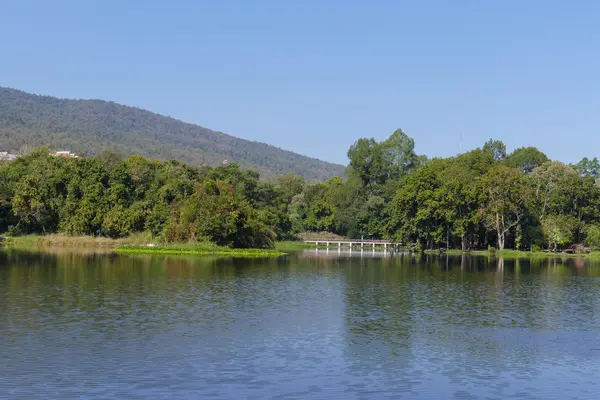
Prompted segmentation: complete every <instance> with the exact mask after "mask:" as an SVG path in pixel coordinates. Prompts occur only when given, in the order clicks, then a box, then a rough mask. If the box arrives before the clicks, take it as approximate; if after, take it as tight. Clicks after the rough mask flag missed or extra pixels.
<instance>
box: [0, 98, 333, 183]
mask: <svg viewBox="0 0 600 400" xmlns="http://www.w3.org/2000/svg"><path fill="white" fill-rule="evenodd" d="M39 146H49V147H50V148H51V149H56V150H70V151H72V152H74V153H77V154H81V155H84V156H91V155H95V154H98V153H101V152H103V151H106V150H110V151H117V152H119V153H120V154H121V155H130V154H137V155H144V156H146V157H149V158H153V159H159V160H167V159H176V160H180V161H183V162H186V163H190V164H195V165H219V164H221V163H222V162H223V161H224V160H227V161H228V162H237V163H239V164H240V165H241V166H242V167H244V168H251V169H256V170H258V171H260V172H261V173H262V174H263V175H265V176H274V175H279V174H283V173H288V172H292V173H294V174H296V175H299V176H303V177H304V178H306V179H307V180H309V181H320V180H325V179H328V178H331V177H333V176H343V173H344V167H343V166H342V165H338V164H333V163H328V162H324V161H320V160H317V159H315V158H310V157H306V156H302V155H300V154H296V153H294V152H291V151H287V150H282V149H280V148H278V147H275V146H271V145H268V144H264V143H260V142H254V141H249V140H244V139H240V138H237V137H234V136H230V135H227V134H225V133H221V132H217V131H213V130H210V129H207V128H203V127H201V126H198V125H193V124H188V123H185V122H182V121H179V120H177V119H174V118H170V117H165V116H163V115H159V114H155V113H153V112H150V111H147V110H142V109H139V108H136V107H129V106H124V105H120V104H116V103H113V102H108V101H103V100H67V99H58V98H56V97H50V96H38V95H34V94H30V93H25V92H22V91H20V90H15V89H9V88H3V87H0V151H9V152H16V151H19V149H22V148H24V147H29V148H31V147H39Z"/></svg>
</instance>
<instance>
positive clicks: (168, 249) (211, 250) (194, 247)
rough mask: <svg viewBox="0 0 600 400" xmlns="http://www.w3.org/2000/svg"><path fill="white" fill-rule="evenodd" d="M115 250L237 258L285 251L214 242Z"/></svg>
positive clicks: (116, 250) (271, 255)
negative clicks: (233, 247) (220, 244)
mask: <svg viewBox="0 0 600 400" xmlns="http://www.w3.org/2000/svg"><path fill="white" fill-rule="evenodd" d="M115 252H117V253H122V254H156V255H217V256H227V257H237V258H257V257H280V256H283V255H285V253H283V252H281V251H279V250H270V249H231V248H229V247H221V246H217V245H215V244H213V243H192V244H172V245H165V246H155V247H151V246H121V247H118V248H116V249H115Z"/></svg>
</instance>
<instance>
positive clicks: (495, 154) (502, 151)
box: [483, 139, 506, 161]
mask: <svg viewBox="0 0 600 400" xmlns="http://www.w3.org/2000/svg"><path fill="white" fill-rule="evenodd" d="M483 151H486V152H488V153H490V154H491V155H492V158H493V159H494V160H496V161H502V160H504V158H506V145H505V144H504V143H503V142H501V141H500V140H494V139H490V140H488V141H487V142H485V144H484V145H483Z"/></svg>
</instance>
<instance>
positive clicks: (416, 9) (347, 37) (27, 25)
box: [0, 0, 600, 164]
mask: <svg viewBox="0 0 600 400" xmlns="http://www.w3.org/2000/svg"><path fill="white" fill-rule="evenodd" d="M0 10H1V14H0V43H1V44H2V45H1V47H0V49H1V57H2V58H1V61H0V85H1V86H9V87H14V88H18V89H22V90H25V91H29V92H34V93H40V94H50V95H54V96H59V97H69V98H100V99H106V100H113V101H116V102H119V103H124V104H128V105H134V106H138V107H142V108H147V109H150V110H152V111H155V112H159V113H161V114H166V115H170V116H172V117H175V118H179V119H182V120H184V121H188V122H193V123H197V124H199V125H203V126H205V127H208V128H211V129H215V130H220V131H223V132H227V133H230V134H232V135H235V136H239V137H242V138H245V139H250V140H257V141H263V142H267V143H271V144H274V145H276V146H279V147H283V148H285V149H289V150H293V151H296V152H299V153H302V154H306V155H310V156H313V157H317V158H321V159H324V160H328V161H333V162H339V163H344V164H345V163H346V152H347V149H348V147H349V146H350V145H351V144H352V143H353V142H354V141H355V140H357V139H358V138H360V137H375V138H376V139H378V140H383V139H385V138H386V137H387V136H389V135H390V134H391V133H392V132H393V131H394V130H395V129H396V128H402V129H403V130H404V131H405V132H406V133H407V134H409V135H410V136H412V137H413V138H414V139H415V141H416V147H417V151H418V152H420V153H425V154H427V155H429V156H450V155H454V154H456V153H458V152H459V150H460V137H461V135H462V137H463V139H462V145H463V149H470V148H474V147H478V146H480V145H482V144H483V142H485V141H486V140H487V139H488V138H490V137H493V138H496V139H500V140H503V141H504V142H505V143H506V144H507V146H508V148H509V150H510V149H514V148H516V147H520V146H528V145H536V146H537V147H539V148H540V149H541V150H543V151H545V152H546V153H547V154H548V155H549V156H550V157H551V158H554V159H560V160H562V161H565V162H573V161H577V160H579V159H580V158H582V157H584V156H588V157H589V156H600V154H599V153H600V134H599V127H600V52H599V51H598V49H599V48H600V40H599V39H600V25H598V21H599V20H600V2H596V1H585V0H579V1H573V2H568V1H552V0H546V1H541V0H519V1H513V0H503V1H484V0H479V1H466V0H456V1H445V0H437V1H434V0H429V1H427V0H423V1H401V0H395V1H392V0H388V1H382V0H379V1H378V0H370V1H367V0H364V1H358V0H354V1H353V0H329V1H327V0H320V1H319V0H302V1H300V0H294V1H292V0H290V1H283V0H252V1H251V0H239V1H230V0H214V1H213V0H205V1H202V0H197V1H192V0H189V1H185V0H173V1H158V0H154V1H153V0H145V1H138V0H127V1H124V0H118V1H115V0H103V1H100V0H97V1H92V0H89V1H82V0H54V1H46V0H39V1H31V0H0Z"/></svg>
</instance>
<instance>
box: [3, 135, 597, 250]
mask: <svg viewBox="0 0 600 400" xmlns="http://www.w3.org/2000/svg"><path fill="white" fill-rule="evenodd" d="M348 158H349V165H348V167H347V169H346V172H345V176H346V178H345V179H342V178H340V177H335V178H331V179H329V180H328V181H326V182H322V183H317V184H312V183H307V182H306V181H305V179H304V178H302V177H298V176H295V175H292V174H285V175H280V176H278V177H277V178H276V179H270V180H264V179H261V178H260V176H259V174H258V173H257V172H254V171H248V170H244V169H242V168H240V166H239V165H237V164H231V165H226V166H219V167H208V166H203V167H198V166H192V165H186V164H183V163H181V162H178V161H166V162H161V161H151V160H148V159H146V158H144V157H140V156H133V157H128V158H125V159H121V158H119V156H118V155H116V154H114V153H111V152H105V153H102V154H99V155H97V156H95V157H86V158H61V157H55V156H52V155H49V152H48V149H40V150H37V151H35V152H32V153H30V154H27V155H24V156H21V157H19V158H18V159H16V160H15V161H11V162H3V163H0V232H2V231H7V232H8V233H9V234H13V235H15V234H26V233H50V232H59V233H64V234H69V235H94V236H98V235H101V236H108V237H114V238H117V237H124V236H128V235H130V234H133V233H136V232H146V233H147V234H151V235H152V236H154V237H156V238H159V239H161V240H163V241H165V242H194V241H204V240H210V241H212V242H215V243H217V244H220V245H226V246H231V247H257V248H267V247H272V246H273V243H274V241H276V240H288V239H292V238H294V237H295V235H297V234H299V233H301V232H331V233H336V234H339V235H342V236H346V237H351V238H359V237H365V238H392V239H395V240H398V241H401V242H403V243H405V244H407V245H411V246H414V247H415V248H416V249H422V250H424V249H435V248H439V247H448V248H458V249H462V250H469V249H482V248H488V247H489V246H493V247H496V248H498V249H505V248H515V249H522V250H529V249H532V248H533V249H535V248H547V249H551V250H557V249H563V248H565V247H566V246H571V245H575V244H577V245H582V246H589V247H599V246H600V185H599V182H600V163H599V162H598V159H596V158H594V159H587V158H585V159H583V160H581V162H579V163H577V164H575V165H565V164H563V163H561V162H559V161H552V160H549V159H548V157H547V156H546V155H545V154H544V153H542V152H541V151H539V150H538V149H536V148H534V147H526V148H519V149H517V150H515V151H513V152H512V153H510V154H507V152H506V146H505V145H504V144H503V143H502V142H500V141H495V140H490V141H488V142H487V143H485V144H484V145H483V146H482V147H481V148H479V149H475V150H473V151H470V152H467V153H464V154H460V155H458V156H456V157H449V158H435V159H427V158H426V157H424V156H421V155H418V154H416V153H415V150H414V141H413V139H411V138H410V137H408V136H407V135H406V134H405V133H404V132H402V131H401V130H397V131H396V132H394V133H393V134H392V135H391V136H390V137H389V138H388V139H387V140H385V141H382V142H377V141H376V140H374V139H360V140H358V141H357V142H356V143H355V144H354V145H353V146H352V147H351V148H350V149H349V151H348Z"/></svg>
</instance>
